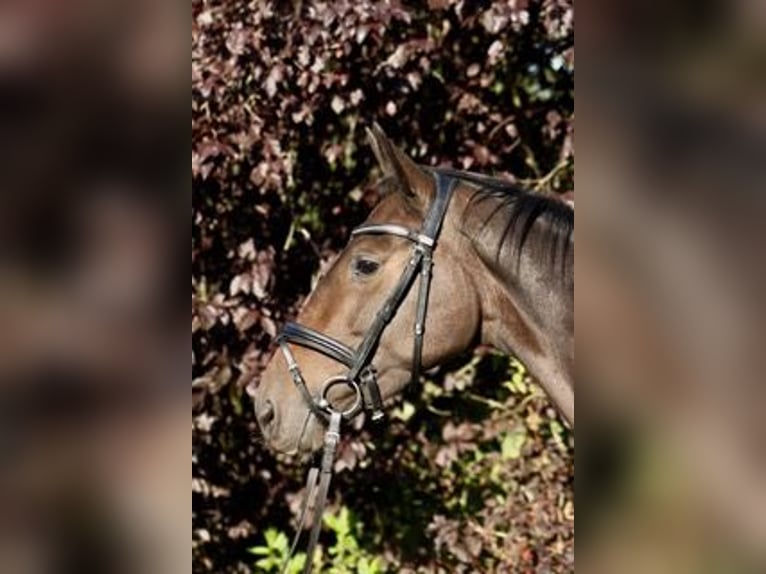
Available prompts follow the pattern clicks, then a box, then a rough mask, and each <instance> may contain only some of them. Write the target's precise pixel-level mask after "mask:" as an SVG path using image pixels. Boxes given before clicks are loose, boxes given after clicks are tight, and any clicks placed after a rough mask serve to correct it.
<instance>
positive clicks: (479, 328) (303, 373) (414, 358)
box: [253, 124, 574, 455]
mask: <svg viewBox="0 0 766 574" xmlns="http://www.w3.org/2000/svg"><path fill="white" fill-rule="evenodd" d="M367 133H368V138H369V141H370V144H371V147H372V151H373V153H374V155H375V157H376V159H377V162H378V164H379V166H380V168H381V170H382V172H383V178H382V180H381V181H380V183H379V184H378V186H379V190H380V192H381V199H380V201H379V202H378V203H377V205H376V206H375V207H374V208H373V209H372V211H371V213H370V215H369V216H368V218H367V220H366V221H365V222H364V223H363V224H362V225H361V226H360V227H358V228H356V229H355V230H354V231H353V232H352V236H351V239H350V241H349V242H348V244H347V245H346V247H345V248H344V249H343V250H342V252H341V253H340V254H339V255H338V257H337V258H336V259H335V261H334V263H333V264H332V265H331V267H330V268H329V270H328V271H327V272H326V273H325V274H324V276H322V277H321V278H320V279H319V281H318V282H317V284H316V287H315V288H314V290H313V292H311V293H310V295H309V296H308V298H307V299H306V301H305V302H304V304H303V306H302V308H301V309H300V311H299V313H298V317H297V322H296V323H289V324H287V325H285V326H284V328H283V330H282V332H281V334H280V335H279V337H278V339H277V341H278V343H279V345H278V348H277V349H276V350H275V351H274V354H273V355H272V357H271V358H270V360H269V361H268V363H267V365H266V367H265V369H264V371H263V373H262V375H261V378H260V383H259V384H258V386H257V388H256V389H255V391H254V393H253V399H254V408H255V415H256V419H257V421H258V425H259V427H260V429H261V432H262V435H263V437H264V439H265V442H266V443H267V444H268V445H269V446H270V447H271V448H272V449H273V450H274V451H276V452H281V453H286V454H292V455H296V454H299V455H307V454H309V453H311V452H314V451H316V450H318V449H319V448H321V446H322V444H323V440H324V439H325V437H326V434H327V432H328V431H327V429H328V421H329V420H330V415H335V416H334V418H333V421H332V424H333V425H335V426H336V427H337V425H338V423H339V421H340V420H342V419H351V418H353V417H355V416H356V415H358V414H360V413H361V412H363V411H365V412H367V413H368V414H369V415H370V416H371V418H373V419H378V418H381V417H382V416H383V412H384V408H385V407H386V406H387V405H388V404H390V403H391V402H393V401H394V400H395V398H396V396H397V395H399V394H400V393H401V391H402V390H403V389H404V388H405V386H406V385H407V384H408V383H409V382H410V381H411V380H417V379H418V376H419V373H420V370H421V368H422V369H432V368H434V367H436V366H438V365H440V364H442V363H445V362H447V361H449V360H451V359H454V358H455V357H457V356H459V355H462V354H464V353H465V352H467V351H469V350H471V349H473V348H474V347H476V346H477V345H480V344H481V345H488V346H491V347H494V348H495V349H497V350H499V351H500V352H503V353H507V354H512V355H514V356H516V357H517V358H518V359H519V360H520V361H521V362H522V363H523V364H524V365H525V366H526V368H527V369H528V371H529V372H530V373H531V374H532V376H533V377H534V378H535V379H536V380H537V381H539V382H540V384H541V385H542V387H543V388H544V390H545V391H546V393H547V395H548V396H549V398H550V399H551V401H552V402H553V403H554V404H555V405H556V407H557V408H558V409H559V411H560V412H561V413H562V415H563V417H564V418H565V419H566V420H567V421H568V422H569V424H570V425H571V426H572V427H573V426H574V373H573V371H574V210H573V208H572V206H571V205H569V204H567V203H566V202H563V201H560V200H558V199H556V198H555V197H554V196H552V195H547V194H543V193H534V192H529V191H526V190H523V189H521V188H519V187H516V186H514V185H511V184H509V183H508V182H506V181H503V180H501V179H498V178H494V177H489V176H484V175H479V174H476V173H472V172H467V171H458V170H453V169H447V168H433V167H426V166H422V165H418V164H417V163H416V162H415V161H414V160H413V159H411V158H410V157H409V156H408V155H407V154H406V153H405V152H403V151H402V150H401V149H400V148H398V147H397V146H396V145H395V144H394V143H393V142H392V141H391V140H390V139H389V138H388V137H387V136H386V134H385V133H384V132H383V130H382V129H381V128H380V126H379V125H377V124H374V125H373V126H372V128H371V129H370V128H368V130H367ZM416 284H417V285H418V286H417V288H416V287H415V286H416Z"/></svg>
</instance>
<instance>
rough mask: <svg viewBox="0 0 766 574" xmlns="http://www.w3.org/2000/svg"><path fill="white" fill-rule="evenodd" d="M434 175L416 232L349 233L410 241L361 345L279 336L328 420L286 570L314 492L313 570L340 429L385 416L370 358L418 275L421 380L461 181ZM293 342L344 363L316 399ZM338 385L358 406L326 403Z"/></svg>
mask: <svg viewBox="0 0 766 574" xmlns="http://www.w3.org/2000/svg"><path fill="white" fill-rule="evenodd" d="M431 173H432V174H433V177H434V180H435V184H436V194H435V197H434V200H433V202H432V203H431V205H430V207H429V209H428V213H427V214H426V217H425V219H424V220H423V225H422V227H421V229H420V230H419V231H414V230H412V229H409V228H407V227H404V226H402V225H397V224H394V223H382V224H381V223H369V224H363V225H360V226H359V227H357V228H356V229H354V230H353V231H352V232H351V236H352V237H356V236H357V235H394V236H396V237H402V238H404V239H407V240H409V241H410V242H412V251H411V254H410V258H409V261H408V262H407V266H406V267H405V268H404V271H403V272H402V275H401V277H400V278H399V282H398V283H397V284H396V286H395V287H394V288H393V290H392V291H391V293H390V294H389V296H388V297H387V298H386V300H385V302H384V303H383V306H382V307H381V308H380V310H379V311H378V312H377V314H376V315H375V319H374V320H373V323H372V325H371V326H370V328H369V329H368V330H367V333H366V334H365V336H364V338H363V339H362V341H361V343H360V344H359V346H358V347H356V349H352V348H351V347H349V346H348V345H346V344H345V343H342V342H340V341H338V340H337V339H334V338H333V337H330V336H329V335H325V334H324V333H321V332H319V331H316V330H314V329H312V328H310V327H307V326H305V325H300V324H298V323H287V324H286V325H285V326H284V327H283V329H282V331H281V333H280V334H279V337H278V338H277V343H278V344H279V346H280V348H281V350H282V353H283V355H284V357H285V360H286V362H287V367H288V369H289V371H290V376H291V378H292V380H293V383H294V384H295V386H296V387H297V388H298V390H299V392H300V393H301V396H302V397H303V399H304V401H305V402H306V404H307V405H308V407H309V409H310V411H311V413H310V414H312V415H314V416H315V417H317V419H319V420H321V421H324V422H325V424H326V425H327V430H326V431H325V436H324V446H323V451H322V459H321V463H320V466H319V467H313V468H311V470H310V471H309V475H308V480H307V484H306V494H305V497H304V499H303V504H302V508H301V513H300V518H299V524H298V529H297V531H296V536H295V539H294V541H293V544H292V547H291V549H290V554H289V555H288V557H287V559H286V560H285V563H284V565H283V567H282V572H284V571H285V569H286V568H287V565H288V564H289V561H290V559H291V558H292V556H293V555H294V553H295V550H296V548H297V545H298V541H299V539H300V535H301V531H302V530H303V526H304V523H305V520H306V517H307V511H308V507H309V503H310V500H311V498H312V497H313V496H314V493H315V491H316V500H315V502H314V504H313V506H314V512H313V526H312V528H311V535H310V538H309V544H308V547H307V550H306V563H305V565H304V568H303V573H304V574H309V573H310V572H311V569H312V566H313V565H312V562H313V557H314V552H315V550H316V545H317V541H318V540H319V531H320V530H321V526H322V513H323V512H324V506H325V503H326V502H327V493H328V490H329V487H330V480H331V479H332V467H333V463H334V461H335V451H336V449H337V446H338V442H339V441H340V431H341V426H342V424H343V422H344V421H349V420H351V419H353V418H354V417H356V416H357V415H359V414H360V413H362V412H363V411H366V412H368V413H369V414H370V417H371V418H372V420H373V421H380V420H382V419H383V417H384V416H385V414H384V411H383V399H382V396H381V392H380V386H379V384H378V378H377V372H376V371H375V367H374V366H373V364H372V360H373V358H374V355H375V350H376V349H377V346H378V344H379V343H380V339H381V337H382V336H383V332H384V331H385V329H386V326H387V325H388V324H389V323H390V322H391V319H393V318H394V316H395V315H396V312H397V310H398V309H399V307H400V305H401V303H402V301H404V299H405V297H406V296H407V294H408V293H409V291H410V289H411V288H412V286H413V284H414V282H415V279H416V277H417V276H418V275H420V283H419V286H418V298H417V307H416V313H415V325H414V329H413V332H414V340H413V354H412V371H411V375H412V379H411V381H412V382H417V380H418V379H419V377H420V369H421V363H422V357H423V336H424V334H425V322H426V312H427V310H428V294H429V290H430V287H431V278H432V267H433V251H434V249H435V248H436V240H437V238H438V237H439V232H440V231H441V227H442V223H443V222H444V217H445V215H446V213H447V208H448V207H449V203H450V199H451V198H452V192H453V191H454V189H455V186H456V184H457V181H458V178H457V177H456V176H455V175H454V174H453V173H449V172H445V173H442V172H441V171H439V170H433V171H432V172H431ZM290 344H294V345H299V346H301V347H305V348H308V349H311V350H312V351H315V352H318V353H321V354H322V355H325V356H326V357H329V358H331V359H333V360H335V361H337V362H338V363H341V364H343V365H345V366H346V367H347V368H348V371H347V372H346V373H345V374H343V375H338V376H334V377H331V378H329V379H328V380H326V381H325V382H324V383H323V384H322V388H321V390H320V392H319V393H318V394H317V395H312V394H311V391H310V390H309V388H308V386H307V385H306V381H305V379H304V378H303V374H302V373H301V369H300V366H299V365H298V363H297V361H296V360H295V357H294V356H293V353H292V351H291V350H290ZM336 386H345V387H347V388H348V389H350V390H351V391H352V393H353V396H354V402H353V404H352V405H351V406H350V407H349V408H347V409H346V410H338V409H336V408H335V407H334V406H333V405H332V404H331V402H330V401H329V399H328V394H329V391H330V390H331V389H332V388H333V387H336ZM307 422H308V419H307Z"/></svg>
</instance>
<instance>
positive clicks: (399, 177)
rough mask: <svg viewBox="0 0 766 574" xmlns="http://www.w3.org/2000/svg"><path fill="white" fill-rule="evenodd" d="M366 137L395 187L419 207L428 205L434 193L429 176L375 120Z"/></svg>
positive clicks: (381, 166)
mask: <svg viewBox="0 0 766 574" xmlns="http://www.w3.org/2000/svg"><path fill="white" fill-rule="evenodd" d="M367 137H368V138H369V140H370V146H371V147H372V152H373V153H374V154H375V158H376V159H377V160H378V164H379V165H380V168H381V169H382V170H383V174H384V175H385V176H386V177H390V178H392V179H393V180H394V181H395V182H396V184H397V185H396V188H397V189H398V190H400V191H401V192H402V193H404V194H405V195H406V196H407V197H408V198H409V199H415V200H417V201H418V203H420V206H419V207H421V208H423V209H424V208H425V207H426V206H427V205H429V204H430V203H431V199H432V198H433V195H434V182H433V179H432V178H431V176H430V175H429V174H428V173H427V172H426V171H425V170H424V169H423V168H422V167H420V166H419V165H418V164H416V163H415V162H414V161H412V159H410V157H409V156H408V155H407V154H406V153H404V152H403V151H402V150H400V149H399V148H398V147H396V146H395V145H394V144H393V142H392V141H391V140H390V139H388V136H386V134H385V132H383V129H382V128H381V127H380V125H378V123H377V122H375V123H374V124H373V125H372V128H367Z"/></svg>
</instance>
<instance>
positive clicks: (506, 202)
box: [435, 168, 574, 275]
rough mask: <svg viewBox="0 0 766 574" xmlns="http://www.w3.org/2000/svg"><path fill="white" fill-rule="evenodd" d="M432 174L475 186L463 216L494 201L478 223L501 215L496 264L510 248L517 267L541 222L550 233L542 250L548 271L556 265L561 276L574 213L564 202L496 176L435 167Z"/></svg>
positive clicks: (572, 228)
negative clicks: (487, 212) (531, 234)
mask: <svg viewBox="0 0 766 574" xmlns="http://www.w3.org/2000/svg"><path fill="white" fill-rule="evenodd" d="M435 171H439V172H440V173H442V174H444V175H447V176H450V177H454V178H456V179H459V180H461V181H464V182H466V183H469V184H472V185H474V186H475V187H476V189H475V190H474V191H473V194H472V195H471V197H470V199H469V202H468V206H469V207H468V209H467V210H466V215H467V214H468V213H470V212H471V211H472V208H475V207H476V206H477V205H479V204H481V203H483V202H485V201H488V200H494V201H496V202H497V205H496V206H495V207H494V208H493V209H492V211H490V213H489V215H488V216H487V217H486V218H485V219H484V221H483V222H482V229H484V228H485V227H486V226H487V225H489V224H490V223H491V222H492V220H493V219H494V218H495V216H496V215H498V214H500V215H501V216H503V220H504V222H503V225H504V227H503V230H502V233H501V234H500V241H499V242H498V244H497V246H496V247H495V250H496V253H495V259H496V260H497V261H498V262H499V259H500V255H501V251H502V250H503V247H505V246H510V247H511V250H512V253H514V254H515V256H516V262H517V264H518V262H519V260H520V257H521V253H522V250H523V249H524V246H525V244H526V242H527V239H528V238H529V234H530V232H531V231H532V228H533V226H534V224H535V223H536V222H537V221H542V222H545V223H546V224H547V225H548V228H549V230H550V233H549V237H550V241H546V245H545V246H543V249H544V250H545V252H547V258H548V261H549V265H550V268H551V271H553V270H555V268H556V264H557V262H558V264H559V265H560V266H561V267H560V270H561V273H562V275H563V274H565V269H566V264H567V260H568V257H569V251H570V249H571V242H572V234H573V233H574V210H573V209H572V208H571V207H569V206H568V205H567V204H566V203H564V202H563V201H560V200H558V199H556V198H554V197H551V196H549V195H545V194H542V193H533V192H530V191H527V190H525V189H522V188H520V187H518V186H516V185H514V184H512V183H510V182H508V181H505V180H502V179H499V178H496V177H489V176H485V175H481V174H477V173H472V172H467V171H459V170H453V169H446V168H437V169H436V170H435Z"/></svg>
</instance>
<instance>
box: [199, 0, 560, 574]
mask: <svg viewBox="0 0 766 574" xmlns="http://www.w3.org/2000/svg"><path fill="white" fill-rule="evenodd" d="M192 6H193V16H194V18H193V22H192V178H193V195H192V197H193V199H192V378H193V383H192V387H193V394H194V405H195V406H194V413H193V447H192V448H193V452H192V496H193V532H192V536H193V550H192V552H193V564H194V571H195V572H216V573H218V572H251V571H253V569H255V571H266V572H268V571H274V568H275V566H274V565H275V564H276V562H275V560H278V561H281V559H282V558H283V557H284V552H285V550H286V548H287V542H288V535H292V533H293V532H294V530H293V529H294V527H295V522H294V521H295V514H296V513H297V510H298V507H299V505H300V494H301V492H302V491H301V488H302V484H303V479H304V474H303V473H304V469H302V468H300V467H295V466H291V465H289V464H287V461H283V460H278V459H276V458H275V457H274V456H273V455H271V454H269V453H268V452H267V451H266V450H265V449H263V448H262V447H261V445H260V444H259V440H258V435H257V430H256V426H255V423H254V419H253V416H252V407H251V404H250V401H249V397H248V395H247V393H246V391H245V389H246V387H247V385H248V384H250V383H251V382H253V381H254V380H257V374H258V372H259V369H260V368H261V367H262V365H263V364H264V363H265V361H266V360H267V358H268V354H267V351H268V348H269V345H270V344H271V342H272V340H273V337H274V335H275V334H276V330H277V326H278V325H279V324H280V322H281V321H282V320H283V319H285V318H286V317H288V316H289V315H291V314H292V313H294V311H295V309H296V307H297V305H299V304H300V301H301V299H302V297H304V296H305V294H306V293H307V292H308V291H309V290H310V288H311V282H312V280H313V279H314V278H315V277H316V275H317V273H318V271H319V270H320V269H321V268H322V266H323V265H324V264H325V263H326V262H327V261H328V260H329V258H330V257H331V256H332V254H333V253H334V252H335V251H336V250H337V249H339V248H340V247H341V246H342V245H343V244H344V242H345V240H346V238H347V236H348V231H349V230H350V228H351V227H353V226H354V225H356V224H357V223H359V222H360V221H361V220H362V219H363V218H364V216H365V214H366V213H367V211H368V210H369V208H370V206H371V205H373V204H374V202H375V201H376V199H377V196H376V192H375V186H374V184H375V179H376V175H375V171H374V166H373V158H372V154H371V153H370V152H369V150H368V149H367V148H366V146H365V138H364V127H365V126H367V125H370V124H371V123H372V121H375V120H377V121H379V122H380V123H381V124H382V125H383V128H384V129H385V130H386V131H387V133H388V134H389V135H390V136H391V137H392V138H393V139H394V140H395V141H397V142H399V143H400V144H402V145H403V146H404V147H405V149H406V150H407V151H408V152H409V153H410V154H411V155H412V156H413V157H415V158H416V159H417V160H418V161H420V162H422V163H425V164H430V165H437V164H445V165H453V166H455V167H460V168H467V169H472V170H476V171H481V172H485V173H494V174H499V175H503V176H505V177H507V178H508V179H511V180H515V181H518V182H520V183H522V184H525V185H527V186H528V187H530V188H534V189H549V190H553V191H558V192H568V191H571V188H572V178H573V163H574V159H573V157H574V156H573V154H574V150H573V111H572V109H573V106H572V98H573V86H574V72H573V65H574V61H573V34H572V18H573V16H572V5H571V3H570V2H569V1H565V0H540V1H531V0H508V1H496V2H486V1H479V2H465V1H450V0H429V1H428V2H418V3H408V4H403V3H401V2H398V1H396V0H391V1H387V2H370V1H351V0H339V1H334V2H323V1H317V0H303V1H298V2H294V3H281V2H268V1H258V2H252V1H250V2H248V1H246V0H204V1H203V0H193V2H192ZM501 381H504V383H503V384H499V383H500V382H501ZM572 452H573V439H572V437H571V436H570V434H569V433H568V431H567V430H566V429H565V428H564V427H563V426H562V424H561V422H560V421H559V420H558V419H557V417H556V415H555V413H554V412H553V410H552V409H551V407H550V405H549V403H548V402H547V400H546V398H545V397H544V396H543V395H542V392H541V391H540V390H539V388H538V387H537V386H536V385H535V384H534V383H532V382H531V381H530V380H529V378H528V376H527V375H526V373H525V372H524V371H523V368H522V367H521V366H520V365H519V364H518V363H517V362H515V361H510V362H509V359H508V358H506V357H500V356H497V355H495V354H488V353H482V354H479V355H476V356H475V357H473V358H470V360H469V362H467V363H465V364H464V365H462V366H459V367H458V368H457V369H455V368H454V366H453V368H452V369H450V368H444V369H441V370H440V371H439V372H438V373H436V374H434V375H433V376H431V377H430V380H428V381H425V382H424V385H423V388H421V389H419V390H417V391H415V392H413V394H412V396H407V397H405V399H404V401H403V402H402V403H401V404H399V406H398V407H397V408H396V409H395V411H394V412H393V414H392V421H391V425H390V426H387V427H386V429H385V431H384V432H376V431H374V430H372V431H364V432H362V433H360V434H359V435H358V436H355V437H354V438H347V439H346V440H345V441H344V443H343V444H342V446H341V453H340V457H339V460H338V464H337V470H338V471H339V472H338V475H337V477H336V479H334V484H333V489H332V492H331V502H332V505H331V511H332V513H333V514H331V515H330V516H334V517H335V518H334V519H333V518H329V519H328V522H327V528H326V530H325V532H324V533H323V536H322V540H321V541H322V546H323V549H324V552H323V555H322V558H321V559H322V560H324V565H325V567H332V568H336V569H337V571H343V570H342V568H347V569H349V571H357V570H358V568H359V567H360V564H361V563H362V561H363V560H367V561H368V565H369V567H370V568H371V570H370V571H373V572H374V571H390V572H415V571H422V572H432V571H438V570H439V569H441V570H443V571H449V572H477V571H480V572H486V571H497V572H507V571H552V572H567V571H571V570H572V569H573V565H572V563H573V534H572V532H573V516H572V513H573V506H572V504H573V502H572V501H573V497H572V480H573V462H572V460H573V457H572ZM350 469H353V473H351V472H349V470H350ZM344 509H345V510H344ZM344 512H345V514H344ZM344 516H345V518H343V517H344ZM333 520H337V521H336V522H333ZM338 521H339V522H338ZM344 521H345V522H344ZM344 524H345V526H344ZM269 532H270V533H271V534H268V533H269ZM341 541H343V543H342V544H340V542H341ZM249 550H252V551H253V552H256V551H257V552H256V554H255V555H253V554H252V553H251V552H249ZM331 565H332V566H331ZM270 569H271V570H270ZM376 569H377V570H376Z"/></svg>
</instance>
